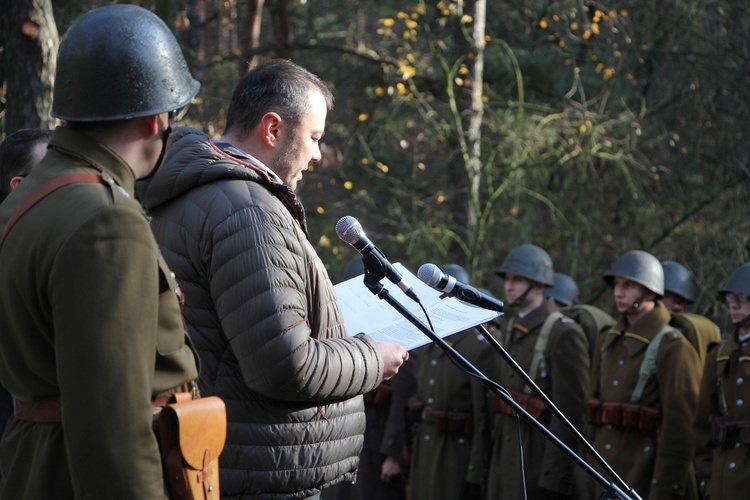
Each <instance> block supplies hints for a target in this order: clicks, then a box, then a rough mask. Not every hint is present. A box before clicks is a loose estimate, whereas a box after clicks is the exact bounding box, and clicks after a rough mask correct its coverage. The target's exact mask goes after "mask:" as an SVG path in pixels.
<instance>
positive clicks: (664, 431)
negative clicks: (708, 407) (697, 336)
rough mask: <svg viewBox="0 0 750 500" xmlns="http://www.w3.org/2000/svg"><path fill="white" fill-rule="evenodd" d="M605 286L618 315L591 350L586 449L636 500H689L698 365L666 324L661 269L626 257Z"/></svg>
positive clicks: (654, 262)
mask: <svg viewBox="0 0 750 500" xmlns="http://www.w3.org/2000/svg"><path fill="white" fill-rule="evenodd" d="M604 279H605V281H606V282H607V284H609V286H610V287H612V292H613V297H614V302H615V306H616V309H617V312H618V313H619V316H618V319H617V324H616V325H615V326H614V327H613V328H611V329H609V330H607V331H605V332H603V333H602V334H601V335H599V337H598V338H597V346H596V350H595V351H594V360H593V364H592V370H591V388H590V397H589V398H587V401H586V419H587V421H588V422H589V423H590V424H591V426H592V427H591V434H592V437H593V441H592V445H593V446H594V449H595V450H596V451H597V453H599V454H600V455H601V456H602V458H604V460H605V461H606V462H607V463H608V464H609V465H610V466H611V467H612V468H613V469H614V471H615V472H616V473H617V474H618V475H619V476H620V477H621V478H622V479H623V480H624V481H625V482H626V483H627V484H628V486H630V487H631V488H633V489H634V490H635V491H636V492H637V493H638V494H639V495H640V496H641V497H642V498H644V499H645V498H650V499H654V500H656V499H664V498H694V495H695V488H694V471H693V467H692V460H691V457H692V453H693V435H692V425H691V424H692V417H693V414H694V411H695V405H696V401H697V397H698V385H699V379H700V373H701V365H700V361H699V358H698V354H697V352H696V350H695V349H694V348H693V347H692V346H691V344H690V343H689V342H688V341H687V339H686V338H685V337H684V336H683V335H682V333H680V332H679V331H678V330H676V329H675V328H673V327H671V326H670V325H669V320H670V315H669V312H668V311H667V310H666V308H665V307H664V304H662V302H661V300H660V298H661V297H662V296H663V295H664V273H663V270H662V266H661V263H660V262H659V260H658V259H656V257H654V256H653V255H651V254H649V253H647V252H644V251H641V250H632V251H629V252H626V253H625V254H623V255H622V256H621V257H620V258H619V259H617V261H615V263H614V264H613V265H612V267H611V268H610V269H609V270H608V271H607V273H606V274H605V275H604ZM590 461H591V463H592V465H593V466H595V467H597V468H598V469H599V470H600V471H602V472H603V469H602V468H601V467H600V465H599V464H598V462H596V461H594V460H593V458H592V459H590ZM596 496H598V495H596Z"/></svg>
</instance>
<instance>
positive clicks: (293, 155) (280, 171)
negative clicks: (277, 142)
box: [270, 134, 300, 190]
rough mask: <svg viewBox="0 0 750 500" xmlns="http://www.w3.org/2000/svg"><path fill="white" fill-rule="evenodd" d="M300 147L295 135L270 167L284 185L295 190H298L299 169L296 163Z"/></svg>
mask: <svg viewBox="0 0 750 500" xmlns="http://www.w3.org/2000/svg"><path fill="white" fill-rule="evenodd" d="M299 149H300V148H299V145H298V144H297V136H296V134H294V135H293V136H292V137H290V138H289V140H288V141H287V144H286V145H284V146H282V149H281V151H279V154H278V155H277V156H276V157H275V158H274V159H273V164H272V165H270V167H271V170H273V172H274V173H275V174H276V175H278V176H279V177H281V180H283V181H284V183H286V184H288V185H289V186H291V188H292V189H293V190H294V189H296V188H297V174H296V173H295V172H296V171H297V168H296V167H295V161H298V157H299Z"/></svg>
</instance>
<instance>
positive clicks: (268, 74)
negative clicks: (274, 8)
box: [224, 59, 333, 136]
mask: <svg viewBox="0 0 750 500" xmlns="http://www.w3.org/2000/svg"><path fill="white" fill-rule="evenodd" d="M311 90H313V91H318V92H320V93H321V94H322V95H323V97H324V98H325V101H326V106H327V108H328V110H330V109H332V108H333V94H332V93H331V90H330V89H329V88H328V87H327V86H326V84H325V83H323V81H322V80H321V79H320V78H319V77H317V76H316V75H314V74H312V73H310V72H309V71H307V70H306V69H305V68H303V67H301V66H298V65H297V64H294V63H293V62H291V61H287V60H285V59H271V60H267V61H263V62H261V63H260V64H258V65H257V66H256V67H254V68H253V69H252V70H250V71H249V72H248V73H247V74H246V75H245V76H244V77H243V78H242V80H240V82H239V83H238V84H237V87H236V88H235V89H234V93H233V94H232V100H231V101H230V103H229V110H228V111H227V123H226V128H225V130H224V133H225V134H227V133H230V132H231V133H233V134H236V135H238V136H244V135H247V134H248V133H250V131H251V130H252V129H253V128H255V127H256V126H258V124H259V123H260V119H261V118H262V117H263V115H265V114H266V113H269V112H275V113H278V114H279V116H281V118H282V119H283V120H286V121H288V122H289V123H290V124H291V125H292V127H295V126H296V125H297V124H299V122H300V120H301V119H302V117H303V116H304V115H305V114H306V113H307V112H309V109H310V100H309V99H310V91H311Z"/></svg>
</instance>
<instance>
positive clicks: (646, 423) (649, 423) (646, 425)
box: [637, 406, 661, 431]
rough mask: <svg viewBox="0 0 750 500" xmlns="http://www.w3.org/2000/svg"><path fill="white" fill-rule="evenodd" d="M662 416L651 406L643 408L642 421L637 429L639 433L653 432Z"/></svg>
mask: <svg viewBox="0 0 750 500" xmlns="http://www.w3.org/2000/svg"><path fill="white" fill-rule="evenodd" d="M660 416H661V414H660V412H659V410H657V409H656V408H652V407H650V406H641V415H640V420H639V421H638V427H637V429H638V430H639V431H653V430H654V429H656V423H657V422H658V421H659V417H660Z"/></svg>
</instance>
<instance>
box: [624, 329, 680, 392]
mask: <svg viewBox="0 0 750 500" xmlns="http://www.w3.org/2000/svg"><path fill="white" fill-rule="evenodd" d="M672 330H674V328H672V327H671V326H669V324H667V325H666V326H664V328H662V329H661V330H660V331H659V333H657V334H656V336H655V337H654V338H653V339H651V341H650V342H649V343H648V347H647V348H646V355H645V356H644V357H643V361H642V362H641V368H640V370H639V372H638V383H637V384H636V386H635V389H633V394H631V396H630V402H631V403H637V402H638V401H640V400H641V396H642V395H643V389H645V387H646V382H648V381H649V379H651V377H652V376H653V375H654V373H656V351H658V350H659V345H660V344H661V341H662V339H663V338H664V335H666V334H667V333H669V332H671V331H672Z"/></svg>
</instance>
